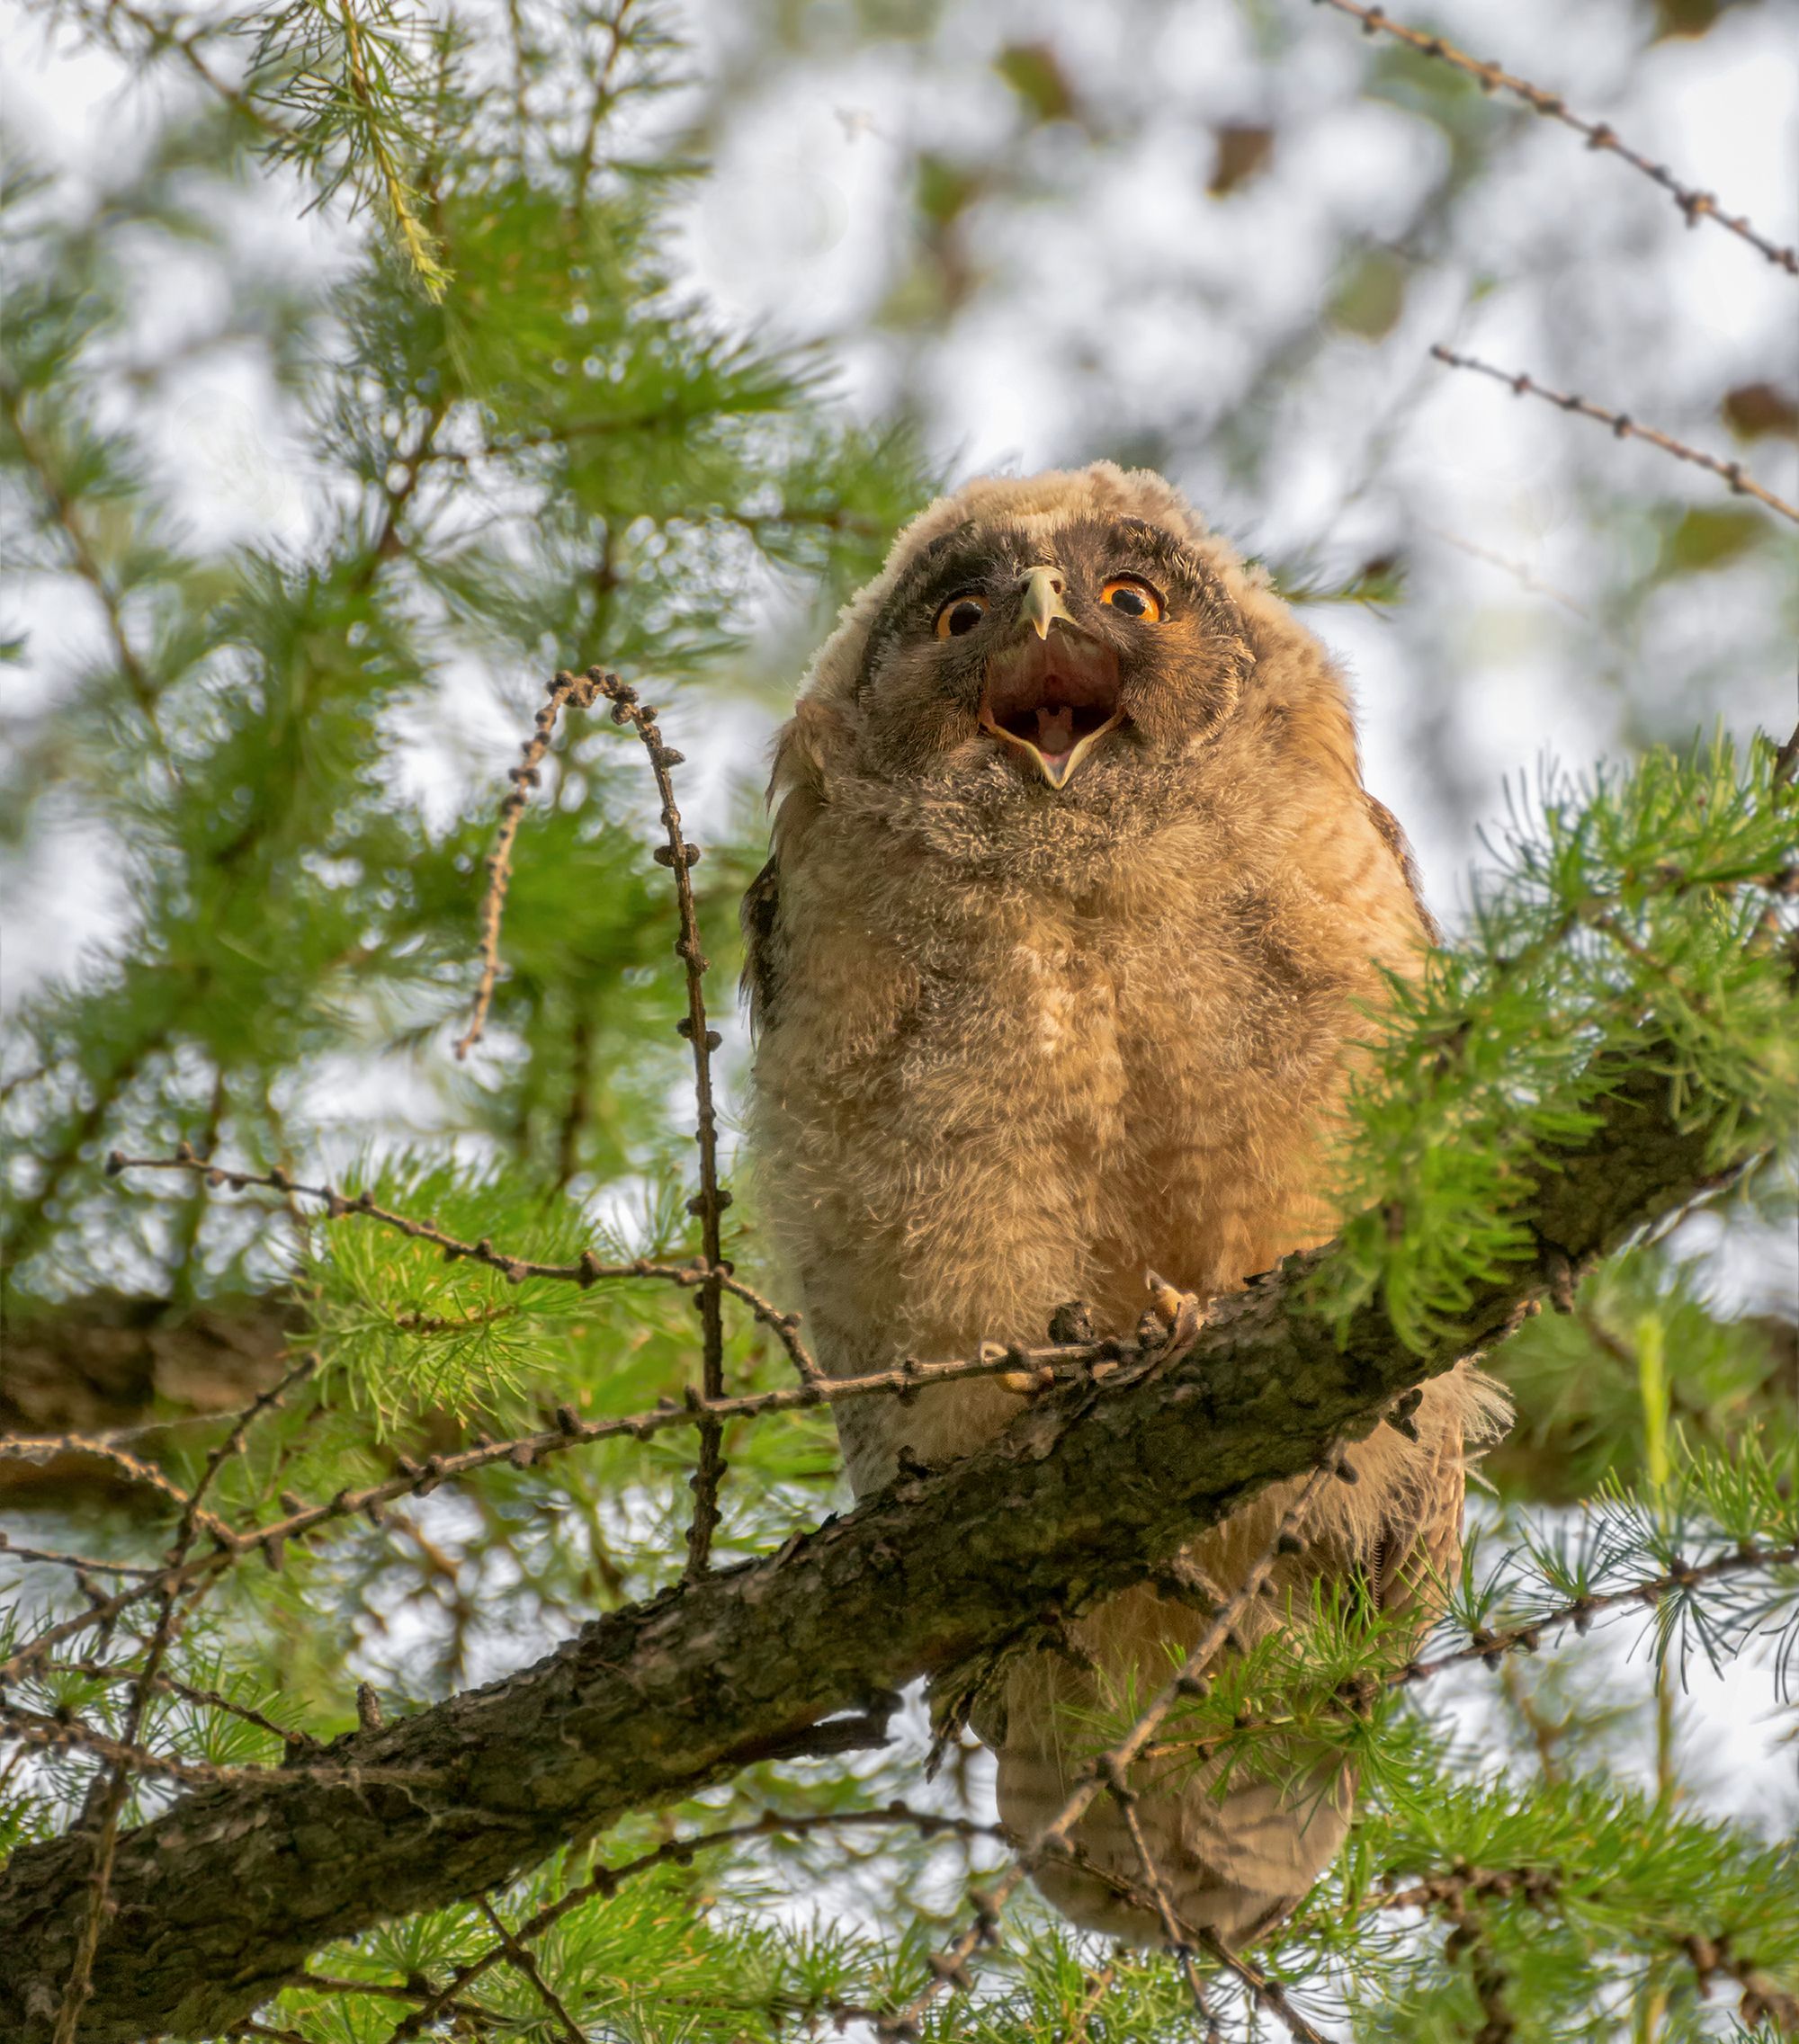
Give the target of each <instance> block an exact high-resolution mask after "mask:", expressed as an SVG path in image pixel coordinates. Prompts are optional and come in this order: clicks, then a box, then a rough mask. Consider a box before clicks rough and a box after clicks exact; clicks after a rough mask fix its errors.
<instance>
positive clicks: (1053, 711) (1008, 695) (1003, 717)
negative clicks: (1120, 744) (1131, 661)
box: [980, 629, 1124, 788]
mask: <svg viewBox="0 0 1799 2044" xmlns="http://www.w3.org/2000/svg"><path fill="white" fill-rule="evenodd" d="M1118 697H1119V690H1118V659H1117V656H1116V655H1115V654H1114V652H1113V651H1112V649H1111V648H1110V647H1106V646H1102V645H1100V644H1098V643H1097V642H1096V640H1093V639H1090V638H1085V637H1080V638H1077V637H1075V636H1073V635H1072V634H1070V632H1068V631H1066V630H1062V629H1057V630H1054V631H1052V632H1051V633H1050V635H1049V636H1048V637H1047V638H1037V637H1036V636H1035V634H1033V635H1032V636H1030V637H1029V638H1025V639H1024V640H1022V641H1021V642H1020V643H1019V644H1017V645H1016V646H1011V647H1007V648H1006V649H1005V650H1004V651H1003V652H1000V653H997V654H995V656H993V658H992V659H991V660H990V661H989V662H988V665H987V692H986V694H985V695H984V696H983V697H982V699H981V704H980V722H981V726H982V728H983V729H985V730H988V731H990V732H992V734H993V736H995V737H996V738H999V739H1003V740H1004V741H1005V743H1006V744H1007V745H1010V746H1012V747H1013V748H1014V749H1015V750H1016V751H1017V752H1018V753H1020V754H1023V755H1024V756H1025V758H1026V759H1028V760H1030V761H1031V762H1032V763H1034V765H1035V767H1036V769H1037V771H1038V772H1040V773H1041V774H1042V775H1043V779H1044V780H1045V781H1048V782H1049V784H1050V786H1051V787H1052V788H1062V787H1066V786H1067V784H1068V780H1069V777H1070V774H1072V773H1073V772H1074V770H1075V768H1076V767H1077V766H1079V764H1080V763H1081V761H1082V760H1083V759H1085V758H1086V757H1087V754H1088V753H1090V752H1091V751H1092V750H1093V748H1094V746H1095V745H1097V744H1098V743H1099V741H1100V740H1101V739H1102V738H1103V737H1104V736H1105V734H1106V733H1107V732H1108V731H1111V730H1115V729H1116V727H1118V726H1119V725H1120V724H1122V723H1123V721H1124V712H1123V710H1122V709H1121V708H1120V706H1119V700H1118Z"/></svg>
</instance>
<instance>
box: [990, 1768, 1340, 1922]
mask: <svg viewBox="0 0 1799 2044" xmlns="http://www.w3.org/2000/svg"><path fill="white" fill-rule="evenodd" d="M1075 1779H1076V1770H1075V1769H1073V1768H1072V1767H1070V1766H1068V1765H1067V1764H1065V1763H1064V1762H1063V1761H1062V1760H1061V1759H1060V1758H1058V1757H1057V1756H1056V1755H1053V1754H1046V1753H1043V1752H1041V1751H1038V1750H1035V1749H1034V1748H1031V1747H1022V1748H1020V1747H1013V1746H1011V1745H1007V1747H1005V1748H1004V1749H1003V1750H1002V1751H1001V1753H1000V1755H999V1781H998V1795H999V1814H1000V1816H1001V1818H1002V1820H1003V1821H1004V1823H1005V1825H1006V1826H1007V1830H1008V1831H1009V1832H1010V1833H1011V1834H1012V1835H1013V1836H1014V1837H1016V1838H1017V1839H1018V1840H1019V1841H1020V1842H1021V1843H1022V1842H1024V1841H1027V1840H1029V1839H1032V1838H1034V1837H1036V1836H1037V1835H1038V1834H1040V1833H1041V1832H1042V1831H1043V1828H1044V1827H1045V1825H1049V1824H1050V1823H1052V1821H1053V1820H1054V1818H1055V1816H1056V1815H1057V1814H1058V1812H1059V1811H1060V1810H1061V1807H1062V1806H1063V1804H1064V1803H1065V1801H1066V1800H1067V1799H1068V1796H1069V1794H1070V1790H1072V1789H1073V1787H1074V1785H1075ZM1353 1802H1354V1785H1353V1781H1352V1780H1351V1778H1350V1775H1349V1773H1348V1772H1347V1770H1341V1769H1337V1768H1334V1767H1333V1768H1332V1770H1331V1771H1330V1772H1329V1774H1328V1775H1326V1776H1322V1777H1320V1775H1318V1774H1316V1773H1313V1774H1311V1775H1308V1776H1303V1777H1301V1778H1300V1779H1298V1780H1296V1781H1287V1782H1277V1781H1239V1782H1237V1783H1236V1784H1235V1785H1234V1786H1232V1787H1231V1788H1228V1789H1226V1790H1223V1792H1222V1794H1221V1793H1220V1790H1219V1787H1218V1778H1217V1774H1216V1771H1215V1770H1207V1769H1198V1770H1194V1771H1191V1772H1187V1773H1186V1774H1185V1775H1184V1776H1183V1777H1182V1778H1181V1780H1180V1781H1178V1782H1176V1781H1168V1782H1166V1783H1164V1784H1162V1785H1159V1786H1157V1787H1154V1788H1146V1789H1142V1790H1140V1792H1139V1794H1138V1795H1137V1797H1136V1799H1135V1800H1134V1801H1133V1803H1132V1809H1133V1811H1134V1812H1135V1815H1136V1817H1137V1822H1138V1825H1139V1827H1140V1829H1141V1833H1142V1835H1143V1842H1144V1844H1145V1845H1146V1846H1147V1847H1148V1849H1149V1852H1150V1857H1151V1858H1152V1859H1153V1860H1154V1861H1155V1864H1156V1870H1157V1872H1158V1874H1159V1876H1160V1878H1161V1880H1162V1883H1163V1886H1164V1889H1165V1891H1166V1893H1167V1895H1168V1900H1169V1903H1170V1905H1171V1906H1172V1907H1173V1910H1174V1913H1175V1915H1176V1917H1177V1919H1178V1920H1179V1921H1180V1923H1181V1924H1184V1925H1186V1926H1187V1927H1188V1928H1190V1929H1193V1930H1209V1931H1212V1932H1215V1933H1216V1934H1217V1935H1218V1936H1219V1937H1220V1938H1222V1940H1223V1941H1224V1942H1225V1943H1226V1944H1229V1945H1231V1946H1233V1947H1236V1946H1240V1945H1244V1944H1247V1943H1249V1942H1251V1941H1254V1940H1255V1939H1256V1938H1258V1937H1260V1936H1262V1935H1263V1934H1264V1933H1265V1932H1267V1931H1268V1930H1270V1929H1272V1928H1273V1927H1274V1925H1275V1924H1278V1923H1279V1922H1281V1920H1282V1919H1283V1918H1284V1917H1285V1916H1286V1915H1288V1914H1289V1913H1290V1912H1291V1911H1292V1910H1293V1907H1294V1906H1296V1905H1297V1904H1298V1902H1299V1901H1300V1900H1301V1898H1302V1897H1303V1896H1304V1895H1305V1894H1306V1892H1307V1891H1308V1890H1309V1889H1310V1888H1311V1886H1312V1884H1313V1882H1314V1881H1316V1880H1317V1879H1318V1877H1319V1876H1320V1874H1321V1873H1322V1872H1323V1871H1324V1870H1325V1868H1326V1867H1327V1866H1329V1863H1330V1861H1331V1860H1332V1859H1333V1858H1334V1857H1335V1855H1336V1853H1337V1852H1338V1848H1339V1847H1340V1846H1341V1845H1342V1843H1343V1841H1344V1838H1345V1837H1346V1835H1347V1833H1348V1829H1349V1818H1350V1814H1351V1810H1352V1807H1353ZM1073 1843H1074V1847H1075V1857H1074V1858H1073V1859H1071V1860H1070V1859H1061V1860H1058V1859H1055V1858H1053V1857H1047V1856H1046V1858H1045V1859H1044V1860H1043V1861H1041V1862H1040V1863H1039V1864H1038V1866H1037V1867H1036V1868H1035V1869H1034V1876H1033V1878H1034V1880H1035V1882H1036V1885H1037V1887H1038V1888H1039V1889H1040V1890H1041V1891H1042V1892H1043V1896H1044V1897H1045V1898H1046V1899H1047V1900H1048V1901H1050V1902H1051V1903H1052V1904H1053V1905H1054V1906H1055V1907H1056V1908H1058V1909H1059V1910H1061V1913H1062V1914H1063V1915H1065V1916H1067V1917H1069V1918H1070V1920H1071V1921H1072V1922H1073V1923H1075V1924H1079V1925H1080V1926H1081V1927H1082V1928H1083V1929H1086V1930H1092V1931H1100V1932H1105V1934H1106V1935H1107V1936H1109V1937H1114V1938H1122V1939H1123V1940H1125V1941H1127V1942H1129V1943H1132V1944H1140V1945H1159V1944H1161V1943H1163V1942H1165V1941H1166V1940H1165V1935H1164V1932H1163V1929H1162V1925H1161V1923H1160V1921H1159V1918H1158V1916H1157V1915H1156V1914H1155V1912H1154V1910H1153V1909H1151V1908H1150V1907H1149V1906H1147V1905H1146V1904H1145V1902H1144V1901H1143V1899H1142V1897H1143V1889H1144V1885H1145V1884H1144V1878H1143V1867H1142V1861H1141V1859H1140V1858H1139V1856H1138V1852H1137V1848H1136V1844H1135V1843H1134V1841H1133V1840H1132V1836H1131V1833H1130V1830H1129V1828H1128V1827H1127V1825H1126V1824H1125V1821H1124V1817H1123V1812H1122V1811H1121V1810H1120V1809H1119V1807H1118V1805H1117V1804H1116V1803H1115V1802H1114V1800H1113V1799H1112V1798H1111V1797H1110V1796H1101V1797H1100V1798H1099V1799H1097V1800H1096V1802H1095V1803H1094V1804H1093V1806H1092V1807H1091V1808H1090V1809H1089V1810H1088V1811H1087V1815H1086V1816H1084V1817H1083V1818H1082V1819H1081V1821H1080V1823H1079V1825H1076V1827H1075V1830H1074V1833H1073Z"/></svg>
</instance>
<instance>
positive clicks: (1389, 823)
mask: <svg viewBox="0 0 1799 2044" xmlns="http://www.w3.org/2000/svg"><path fill="white" fill-rule="evenodd" d="M1362 799H1363V800H1364V801H1365V803H1366V804H1367V805H1368V814H1369V816H1370V817H1372V818H1373V819H1374V828H1375V829H1376V830H1377V831H1379V832H1380V834H1381V837H1382V840H1383V843H1385V845H1386V847H1387V850H1388V851H1389V852H1392V855H1393V857H1394V859H1395V860H1396V861H1398V863H1399V869H1400V871H1401V873H1402V874H1403V875H1404V877H1405V884H1406V886H1407V888H1409V889H1410V893H1411V898H1412V904H1413V906H1415V907H1416V908H1417V910H1418V919H1419V922H1420V923H1422V924H1423V925H1424V933H1425V935H1426V936H1427V937H1428V938H1429V940H1430V942H1432V943H1433V944H1440V943H1441V942H1443V932H1442V931H1441V930H1440V929H1439V928H1438V927H1437V918H1436V916H1434V915H1432V914H1431V913H1430V911H1429V909H1428V908H1427V907H1426V906H1425V905H1424V889H1423V888H1422V887H1421V886H1420V885H1419V878H1418V861H1417V860H1416V859H1414V858H1413V857H1412V853H1411V846H1410V843H1408V842H1407V839H1406V834H1405V833H1404V831H1402V830H1401V828H1400V819H1399V818H1398V817H1396V816H1395V815H1394V814H1393V812H1392V810H1391V809H1390V808H1388V807H1387V805H1386V804H1385V803H1384V802H1377V801H1376V800H1375V799H1374V797H1373V796H1372V795H1370V794H1369V793H1368V792H1367V791H1366V790H1364V791H1363V795H1362Z"/></svg>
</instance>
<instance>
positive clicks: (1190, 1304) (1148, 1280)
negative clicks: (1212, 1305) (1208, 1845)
mask: <svg viewBox="0 0 1799 2044" xmlns="http://www.w3.org/2000/svg"><path fill="white" fill-rule="evenodd" d="M1143 1281H1144V1286H1145V1289H1146V1290H1148V1292H1149V1294H1150V1312H1151V1313H1152V1314H1153V1315H1154V1316H1155V1317H1156V1318H1157V1320H1159V1322H1160V1323H1161V1325H1163V1326H1164V1327H1165V1328H1166V1329H1167V1330H1168V1347H1169V1348H1176V1347H1181V1348H1184V1347H1186V1344H1187V1343H1189V1342H1191V1341H1192V1340H1193V1339H1194V1337H1195V1335H1196V1334H1198V1333H1199V1330H1200V1329H1201V1328H1202V1327H1203V1326H1204V1325H1205V1301H1204V1299H1201V1298H1199V1296H1198V1295H1197V1294H1196V1293H1195V1292H1190V1291H1181V1290H1177V1288H1176V1287H1175V1286H1174V1285H1171V1284H1170V1283H1169V1282H1168V1280H1167V1279H1166V1278H1161V1277H1158V1276H1157V1275H1156V1273H1155V1272H1153V1271H1147V1272H1144V1278H1143Z"/></svg>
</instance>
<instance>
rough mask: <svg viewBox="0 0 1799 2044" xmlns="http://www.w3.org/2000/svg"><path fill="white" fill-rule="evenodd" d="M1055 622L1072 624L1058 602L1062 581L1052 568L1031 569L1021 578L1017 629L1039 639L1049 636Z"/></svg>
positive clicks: (1059, 600) (1060, 599) (1061, 603)
mask: <svg viewBox="0 0 1799 2044" xmlns="http://www.w3.org/2000/svg"><path fill="white" fill-rule="evenodd" d="M1058 618H1061V619H1062V620H1064V621H1065V622H1066V623H1068V624H1072V623H1073V622H1074V620H1073V619H1072V618H1071V617H1070V616H1069V614H1068V610H1067V608H1066V606H1065V605H1064V604H1063V602H1062V578H1061V576H1060V575H1059V574H1058V573H1057V571H1056V570H1055V569H1054V568H1052V567H1034V568H1033V569H1032V570H1031V572H1030V573H1029V574H1028V575H1027V576H1025V596H1024V601H1023V602H1021V603H1020V604H1019V605H1018V629H1019V630H1020V631H1023V630H1025V629H1026V627H1028V628H1029V629H1031V630H1033V631H1034V632H1035V633H1036V635H1037V637H1038V638H1048V637H1049V636H1050V627H1051V626H1052V624H1054V623H1055V621H1056V620H1057V619H1058Z"/></svg>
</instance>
